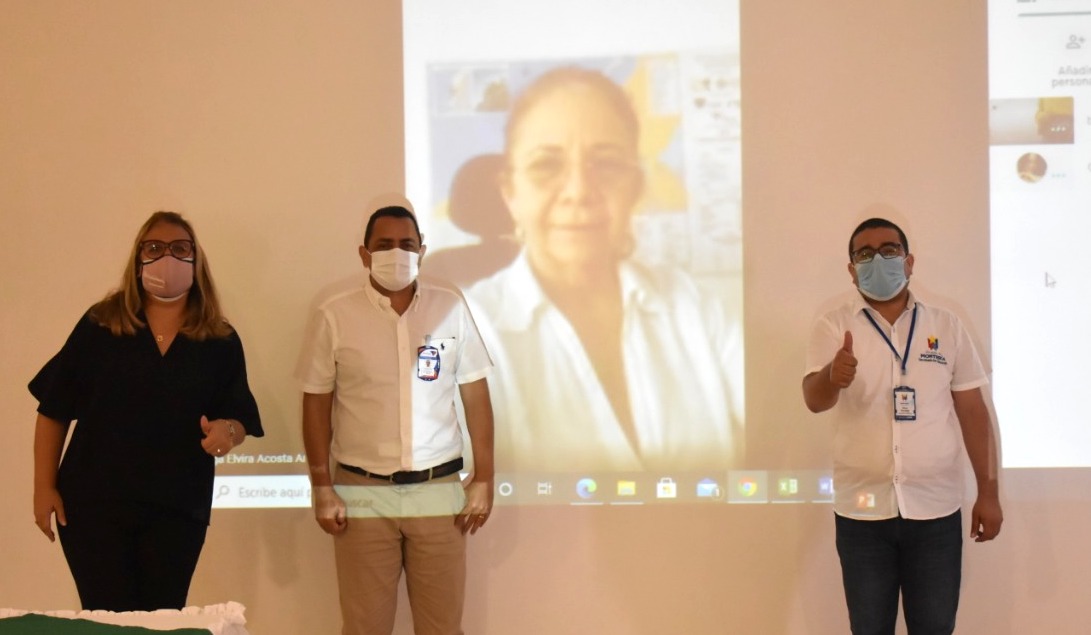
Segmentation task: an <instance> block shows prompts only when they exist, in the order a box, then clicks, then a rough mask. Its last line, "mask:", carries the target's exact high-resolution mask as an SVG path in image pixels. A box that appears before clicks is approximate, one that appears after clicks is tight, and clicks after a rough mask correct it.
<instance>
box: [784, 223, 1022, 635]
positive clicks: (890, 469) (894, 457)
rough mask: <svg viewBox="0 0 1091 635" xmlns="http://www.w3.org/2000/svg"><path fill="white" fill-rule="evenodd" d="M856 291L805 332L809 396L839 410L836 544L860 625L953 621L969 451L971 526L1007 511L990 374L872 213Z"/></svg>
mask: <svg viewBox="0 0 1091 635" xmlns="http://www.w3.org/2000/svg"><path fill="white" fill-rule="evenodd" d="M848 271H849V274H850V275H851V276H852V281H853V284H854V285H855V286H856V287H857V289H858V291H859V295H855V296H854V297H853V298H852V300H851V301H849V302H848V303H847V304H845V305H843V306H841V307H840V308H838V309H836V310H834V311H831V312H829V313H827V314H826V315H824V316H822V317H821V318H820V319H819V320H818V321H817V322H816V323H815V326H814V329H813V332H812V334H811V339H810V343H809V345H808V350H807V371H806V376H805V377H804V378H803V397H804V400H805V401H806V403H807V407H808V408H810V410H811V411H812V412H822V411H825V410H832V414H833V416H834V444H833V453H834V490H835V497H834V512H835V513H836V516H835V519H836V531H837V551H838V555H839V556H840V559H841V572H842V579H843V583H844V587H845V597H846V600H847V603H848V610H849V621H850V624H851V627H852V632H853V633H854V634H856V635H862V634H867V635H872V634H876V635H877V634H891V635H892V634H893V633H894V628H895V622H896V621H897V616H898V595H899V591H900V592H901V595H902V602H903V612H904V614H905V621H906V626H907V628H908V631H909V633H910V634H911V635H922V634H928V635H931V634H934V635H939V634H949V633H952V632H953V631H954V627H955V614H956V612H957V609H958V597H959V587H960V584H961V575H962V574H961V571H962V515H961V505H962V501H963V482H964V478H963V469H964V463H963V458H962V457H963V452H962V449H963V447H965V450H966V455H967V456H968V457H969V459H970V464H971V466H972V467H973V471H974V475H975V477H976V480H977V500H976V502H975V503H974V506H973V510H972V512H971V518H970V536H971V537H973V538H974V539H975V540H976V541H977V542H983V541H987V540H992V539H993V538H995V537H996V535H997V534H998V533H999V531H1000V525H1001V523H1002V522H1003V515H1002V512H1001V509H1000V502H999V495H998V486H997V467H998V466H997V449H996V439H995V436H994V434H993V429H992V421H991V417H990V415H989V411H988V408H987V406H986V404H985V399H984V397H983V395H982V392H981V387H982V386H983V385H985V384H986V383H987V378H986V376H985V371H984V369H983V367H982V365H981V361H980V359H979V358H978V356H977V352H976V351H975V350H974V346H973V343H972V342H971V340H970V337H969V335H968V334H967V332H966V330H965V329H964V328H963V326H962V324H961V322H960V321H959V320H958V318H957V317H956V316H955V315H954V314H953V313H951V312H949V311H947V310H945V309H941V308H937V307H935V306H932V305H930V304H925V303H924V302H921V301H920V300H919V299H917V298H916V297H915V296H914V295H913V294H912V293H910V291H909V277H910V276H911V275H912V273H913V256H912V254H910V253H909V241H908V240H907V239H906V236H905V233H904V232H903V231H902V230H901V229H900V228H899V227H898V226H897V225H895V224H894V223H892V222H890V221H888V220H885V219H881V218H872V219H869V220H867V221H864V222H863V223H861V224H860V225H859V226H858V227H857V228H856V230H855V231H853V233H852V236H851V238H850V239H849V265H848Z"/></svg>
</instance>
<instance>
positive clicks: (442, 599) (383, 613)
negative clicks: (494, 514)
mask: <svg viewBox="0 0 1091 635" xmlns="http://www.w3.org/2000/svg"><path fill="white" fill-rule="evenodd" d="M334 483H335V488H336V490H337V493H338V494H339V495H340V496H341V498H342V499H343V500H344V501H345V505H346V508H347V512H348V513H347V516H348V527H347V529H346V530H345V533H343V534H341V535H340V536H336V537H334V542H333V544H334V557H335V560H336V563H337V583H338V587H339V591H340V598H341V617H342V620H343V626H342V631H341V632H342V634H343V635H390V634H391V633H392V632H393V629H394V617H395V613H396V611H397V602H398V582H399V580H400V578H401V573H402V571H403V570H404V571H405V581H406V588H407V590H408V593H409V606H410V610H411V611H412V614H413V630H414V632H415V633H416V635H462V605H463V599H464V597H465V595H466V537H465V536H464V535H463V534H462V532H461V531H460V530H459V529H458V527H456V526H455V515H456V514H458V512H459V511H460V510H461V509H462V507H463V505H465V501H466V496H465V493H464V492H463V489H462V483H461V482H460V480H459V476H458V474H457V473H456V474H451V475H450V476H445V477H442V478H438V479H435V480H433V481H430V482H427V483H419V484H413V485H393V484H391V483H388V482H386V481H382V480H378V479H372V478H368V477H365V476H361V475H358V474H354V473H352V472H349V471H346V470H343V469H341V468H340V467H338V469H337V471H336V474H335V476H334Z"/></svg>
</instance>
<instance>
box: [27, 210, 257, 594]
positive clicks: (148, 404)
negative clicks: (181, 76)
mask: <svg viewBox="0 0 1091 635" xmlns="http://www.w3.org/2000/svg"><path fill="white" fill-rule="evenodd" d="M30 392H31V393H32V394H33V395H34V397H35V398H36V399H37V400H38V402H39V406H38V420H37V428H36V430H35V436H34V518H35V522H36V523H37V525H38V527H39V529H41V531H42V533H44V534H45V535H46V536H47V537H48V538H49V539H50V540H51V541H52V540H53V539H54V535H53V530H52V523H51V518H52V517H53V516H54V515H55V516H56V518H57V533H58V534H59V535H60V538H61V547H62V548H63V550H64V555H65V558H66V559H67V560H68V566H69V568H70V569H71V571H72V576H73V578H75V581H76V588H77V590H78V591H79V595H80V601H81V603H82V604H83V608H84V609H86V610H91V609H105V610H111V611H133V610H142V611H150V610H155V609H161V608H182V607H183V606H185V603H186V595H187V594H188V592H189V583H190V580H191V578H192V577H193V571H194V569H195V568H196V566H197V558H198V556H199V555H200V552H201V547H202V545H203V544H204V539H205V531H206V529H207V527H208V521H209V516H210V510H211V505H212V483H213V476H214V468H215V462H216V459H215V457H222V456H223V455H225V454H226V453H228V452H230V451H231V449H232V448H234V447H235V446H237V445H239V444H240V443H242V442H243V440H244V439H245V438H246V437H247V436H248V435H249V436H258V437H260V436H262V435H263V434H264V431H263V430H262V427H261V420H260V418H259V416H258V408H257V404H256V403H255V401H254V397H253V395H252V394H251V393H250V388H249V385H248V384H247V380H246V362H245V359H244V358H243V350H242V344H241V342H240V341H239V337H238V335H237V334H236V333H235V330H234V329H233V328H232V327H231V325H230V324H228V322H227V321H226V320H225V319H224V317H223V314H222V313H221V312H220V303H219V300H218V299H217V297H216V290H215V287H214V286H213V283H212V275H211V273H210V271H209V268H208V261H207V260H206V258H205V255H204V252H203V251H202V249H201V246H200V243H198V242H197V237H196V235H195V234H194V232H193V227H192V226H190V224H189V223H188V222H187V221H186V220H185V219H183V218H182V217H181V216H180V215H178V214H176V213H173V212H156V213H155V214H153V215H152V216H151V218H149V219H148V221H147V222H146V223H144V226H143V227H141V228H140V232H139V233H138V234H137V237H136V241H135V242H134V244H133V249H132V253H131V254H130V256H129V261H128V264H127V265H126V267H125V274H124V277H123V278H122V281H121V287H120V288H119V289H118V290H116V291H114V292H112V293H110V294H109V295H107V296H106V298H105V299H104V300H102V301H101V302H99V303H98V304H95V305H94V306H92V307H91V309H90V310H88V311H87V313H86V314H85V315H84V316H83V317H82V318H81V319H80V321H79V323H78V324H77V325H76V328H75V329H74V330H73V331H72V334H71V335H70V336H69V337H68V341H67V342H65V344H64V346H63V347H62V348H61V350H60V352H59V353H57V354H56V355H55V356H54V357H53V358H52V359H51V360H49V362H48V363H47V364H46V365H45V366H44V367H43V368H42V370H41V371H39V373H38V374H37V376H35V377H34V379H33V380H31V382H30ZM73 421H76V425H75V426H72V425H71V424H72V422H73ZM70 428H73V431H72V439H71V441H70V442H69V444H68V449H67V450H66V451H64V458H63V459H62V458H61V452H62V448H64V441H65V439H66V437H67V436H68V431H69V429H70Z"/></svg>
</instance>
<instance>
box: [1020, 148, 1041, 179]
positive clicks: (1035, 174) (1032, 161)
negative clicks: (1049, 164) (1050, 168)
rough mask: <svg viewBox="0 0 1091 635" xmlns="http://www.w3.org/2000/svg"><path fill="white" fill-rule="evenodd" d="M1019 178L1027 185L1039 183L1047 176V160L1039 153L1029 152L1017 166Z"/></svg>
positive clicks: (1021, 158)
mask: <svg viewBox="0 0 1091 635" xmlns="http://www.w3.org/2000/svg"><path fill="white" fill-rule="evenodd" d="M1015 168H1016V170H1017V171H1018V173H1019V178H1021V179H1023V180H1024V181H1026V182H1027V183H1037V182H1038V181H1041V180H1042V177H1043V176H1045V175H1046V160H1045V159H1044V158H1043V157H1042V155H1040V154H1038V153H1037V152H1027V153H1026V154H1024V155H1023V156H1021V157H1019V161H1018V162H1017V163H1016V164H1015Z"/></svg>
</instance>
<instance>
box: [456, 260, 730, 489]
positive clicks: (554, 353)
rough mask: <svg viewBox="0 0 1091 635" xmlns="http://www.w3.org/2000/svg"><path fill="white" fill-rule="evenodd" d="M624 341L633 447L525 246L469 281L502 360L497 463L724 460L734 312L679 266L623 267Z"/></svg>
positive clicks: (596, 465)
mask: <svg viewBox="0 0 1091 635" xmlns="http://www.w3.org/2000/svg"><path fill="white" fill-rule="evenodd" d="M619 277H620V282H621V291H622V302H623V318H622V319H623V324H622V329H621V333H620V334H619V336H620V338H621V343H622V346H623V360H622V363H623V364H624V371H625V380H626V386H627V388H628V398H629V400H630V404H631V408H630V409H631V412H632V418H633V424H634V427H635V433H636V439H637V444H638V448H637V449H636V450H634V448H633V446H632V444H631V443H630V442H629V440H628V437H627V435H626V433H625V431H624V429H623V427H622V425H621V423H620V422H619V420H618V417H617V415H616V414H615V412H614V409H613V407H612V405H611V403H610V399H609V397H608V396H607V395H606V392H605V390H604V389H603V387H602V383H601V382H600V381H599V378H598V375H597V374H596V372H595V369H594V367H593V365H592V363H591V360H590V358H589V357H588V355H587V353H586V351H585V350H584V348H583V346H582V345H581V343H580V340H579V337H578V336H577V334H576V331H575V329H574V328H573V327H572V325H571V323H569V321H568V320H567V318H566V317H565V316H564V314H563V313H561V311H560V310H559V309H558V308H557V307H556V306H555V305H554V304H553V303H552V302H551V301H550V300H549V298H548V297H547V296H546V295H545V293H544V292H543V290H542V288H541V285H539V283H538V281H537V279H536V278H535V276H534V273H533V271H532V270H531V268H530V264H529V262H528V261H527V259H526V255H525V254H523V255H520V257H519V258H517V259H516V260H515V262H513V263H512V264H511V265H510V266H509V267H508V268H507V269H505V270H503V271H501V272H499V273H497V274H496V275H494V276H493V277H491V278H489V279H486V280H483V281H482V282H480V283H478V284H477V285H475V286H474V287H472V288H471V289H470V290H469V291H468V292H467V297H468V298H469V300H470V302H471V305H472V307H473V310H474V312H475V315H477V316H478V319H479V320H480V322H481V329H482V333H483V335H484V337H485V342H486V344H487V346H488V348H489V351H490V352H491V353H492V354H493V355H494V357H495V359H496V360H497V365H498V367H499V368H500V369H502V372H497V373H495V374H494V375H493V376H492V377H490V380H489V381H490V389H491V393H490V394H491V396H492V401H493V408H494V410H495V412H496V418H497V422H498V425H497V429H496V460H497V466H498V468H499V469H501V470H505V469H520V470H537V471H543V472H574V471H581V470H602V471H607V470H610V471H635V470H656V469H661V470H679V469H703V468H726V467H729V466H732V465H735V464H736V463H735V461H737V459H738V458H739V456H740V454H741V449H742V446H743V439H742V425H741V415H742V399H743V397H742V372H743V369H742V361H743V359H742V346H741V341H740V339H741V338H739V337H738V329H737V324H733V323H732V322H731V320H729V319H728V318H727V317H726V315H725V313H724V312H722V311H719V310H718V309H719V305H718V304H717V303H715V302H711V301H708V299H707V298H704V297H702V295H701V294H700V292H699V291H698V289H697V287H696V286H695V285H694V283H693V281H692V280H691V279H690V278H689V277H688V276H685V275H683V274H682V273H681V272H664V271H650V270H648V269H645V268H643V267H641V266H639V265H637V264H635V263H622V265H621V266H620V268H619Z"/></svg>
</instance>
